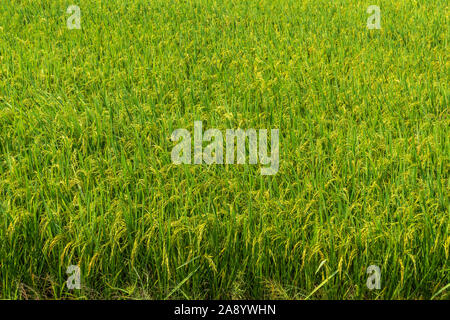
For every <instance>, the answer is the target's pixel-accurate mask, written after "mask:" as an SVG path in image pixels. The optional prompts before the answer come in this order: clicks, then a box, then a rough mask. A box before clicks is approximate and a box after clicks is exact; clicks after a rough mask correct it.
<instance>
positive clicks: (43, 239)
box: [0, 0, 450, 300]
mask: <svg viewBox="0 0 450 320" xmlns="http://www.w3.org/2000/svg"><path fill="white" fill-rule="evenodd" d="M374 4H375V5H378V6H379V7H380V9H381V29H374V30H369V29H368V28H367V26H366V23H367V19H368V17H369V16H370V14H368V13H367V12H366V10H367V8H368V7H369V6H370V5H374ZM70 5H77V6H79V8H80V10H81V23H80V25H81V29H72V30H71V29H69V28H68V27H67V20H68V19H69V17H70V14H68V13H67V11H66V10H67V8H68V7H69V6H70ZM449 31H450V29H449V7H448V2H447V1H445V0H427V1H414V0H410V1H407V0H400V1H394V0H376V1H372V0H371V1H366V0H362V1H356V0H355V1H350V0H336V1H325V0H260V1H250V0H241V1H237V0H230V1H220V0H217V1H214V0H186V1H175V0H164V1H163V0H152V1H147V0H111V1H94V0H70V1H61V0H53V1H51V0H13V1H1V2H0V298H1V299H297V300H302V299H438V300H439V299H447V300H448V299H449V298H450V294H449V287H450V273H449V272H450V263H449V250H450V235H449V230H450V227H449V211H450V204H449V195H450V192H449V191H450V179H449V172H450V165H449V155H450V141H449V137H450V129H449V128H450V118H449V83H450V81H449V80H450V79H449V78H450V72H449V71H450V70H449V67H450V62H449V53H450V52H449V47H448V41H449V36H450V32H449ZM194 121H202V122H203V129H204V130H207V129H210V128H217V129H219V130H221V131H223V132H224V131H225V130H227V129H235V128H243V129H246V128H258V129H268V130H270V129H279V133H280V137H279V139H280V141H279V158H280V164H279V170H278V172H277V173H276V174H274V175H261V174H260V165H259V164H257V165H253V164H248V163H247V164H221V165H217V164H212V165H206V164H204V165H190V164H174V163H173V162H172V161H171V151H172V149H173V148H174V146H175V143H174V142H173V141H172V140H171V139H170V136H171V134H172V132H173V131H174V130H175V129H177V128H186V129H187V130H188V131H190V132H193V130H194V129H193V128H194V127H193V126H194ZM70 265H77V266H79V268H80V275H81V288H80V289H69V288H68V286H67V280H68V276H69V275H68V274H67V272H66V271H67V268H68V267H69V266H70ZM371 265H376V266H379V268H380V270H381V278H380V289H374V290H370V289H369V288H368V286H367V285H366V284H367V279H368V277H369V274H367V268H368V267H369V266H371Z"/></svg>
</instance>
